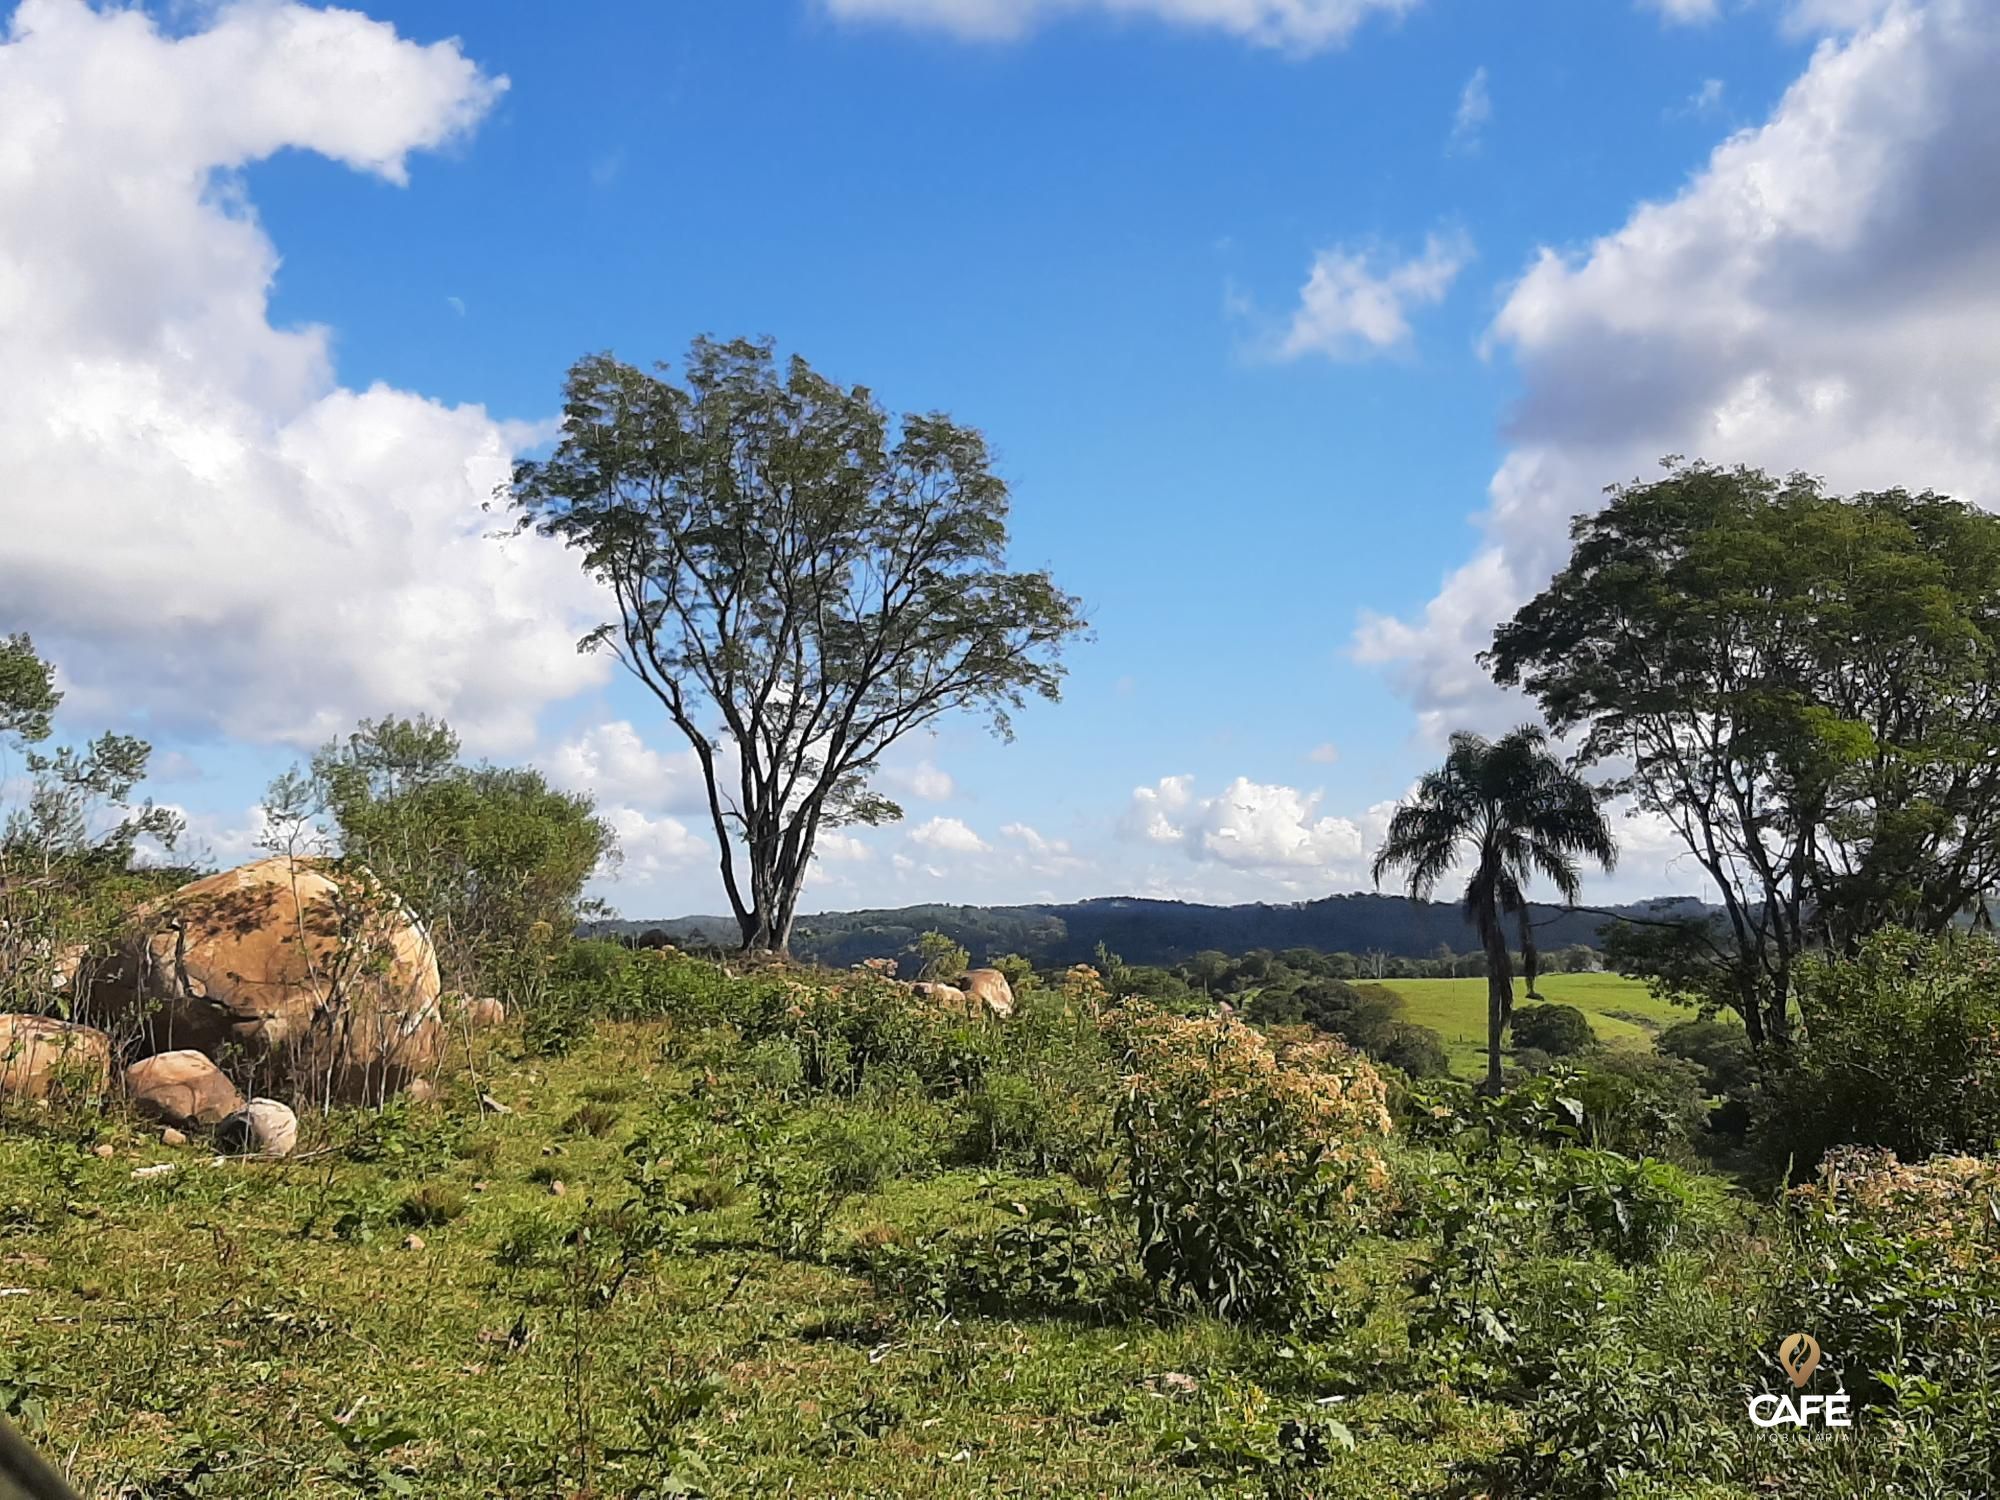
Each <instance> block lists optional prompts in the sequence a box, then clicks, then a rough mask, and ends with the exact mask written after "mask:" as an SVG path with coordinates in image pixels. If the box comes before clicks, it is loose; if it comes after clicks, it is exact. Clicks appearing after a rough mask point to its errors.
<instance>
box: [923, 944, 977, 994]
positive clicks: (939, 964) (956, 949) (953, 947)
mask: <svg viewBox="0 0 2000 1500" xmlns="http://www.w3.org/2000/svg"><path fill="white" fill-rule="evenodd" d="M916 947H917V960H918V969H917V974H918V977H919V978H921V979H926V980H929V981H930V982H931V983H933V984H955V983H957V982H958V980H959V979H960V978H961V977H962V976H963V975H964V973H965V971H966V969H967V968H968V967H969V966H970V965H971V963H972V955H971V954H969V953H967V952H966V951H965V949H964V948H962V947H960V946H959V945H958V944H957V943H954V942H953V941H952V940H951V939H950V938H948V937H946V936H945V935H944V934H943V933H942V932H927V933H925V934H924V935H923V936H922V937H920V938H918V939H917V944H916Z"/></svg>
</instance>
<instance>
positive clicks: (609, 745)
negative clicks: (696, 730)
mask: <svg viewBox="0 0 2000 1500" xmlns="http://www.w3.org/2000/svg"><path fill="white" fill-rule="evenodd" d="M669 733H671V735H672V738H671V740H670V741H668V742H667V743H668V744H669V745H670V748H669V749H666V750H660V749H656V748H655V747H654V746H653V745H651V744H649V743H647V741H646V740H645V739H644V738H642V737H641V736H640V734H639V731H638V730H637V729H635V728H634V727H633V726H632V723H631V721H630V720H629V719H616V720H613V721H612V722H610V723H608V724H598V725H593V726H592V727H590V728H588V729H585V730H583V731H582V732H581V733H579V734H577V735H575V736H573V737H571V738H569V739H566V740H563V741H561V742H560V743H558V744H556V745H555V746H553V747H552V748H551V749H549V750H547V751H545V752H543V753H542V754H540V755H539V756H537V757H536V763H537V764H538V765H540V766H541V767H542V768H543V769H544V771H546V772H547V774H548V778H549V780H550V781H552V782H554V783H555V784H556V785H557V786H559V787H561V788H563V789H564V790H565V791H570V792H585V793H588V794H589V795H590V796H592V797H594V798H596V799H598V800H599V801H601V802H607V803H626V804H629V805H631V806H634V807H644V808H652V809H655V810H659V809H670V810H672V811H675V812H706V811H707V808H708V801H707V791H706V788H705V787H704V786H703V783H702V779H701V764H700V762H699V761H698V760H696V758H695V753H694V751H693V750H692V749H691V748H689V747H688V746H687V745H686V744H684V743H682V742H681V739H680V735H679V734H678V732H673V731H669Z"/></svg>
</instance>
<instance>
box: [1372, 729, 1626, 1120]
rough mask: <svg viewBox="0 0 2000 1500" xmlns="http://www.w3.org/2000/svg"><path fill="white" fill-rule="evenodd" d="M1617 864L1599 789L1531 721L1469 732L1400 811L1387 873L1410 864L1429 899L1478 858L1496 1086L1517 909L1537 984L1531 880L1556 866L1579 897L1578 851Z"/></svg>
mask: <svg viewBox="0 0 2000 1500" xmlns="http://www.w3.org/2000/svg"><path fill="white" fill-rule="evenodd" d="M1584 858H1589V859H1593V860H1595V861H1596V862H1597V863H1598V864H1599V865H1601V866H1603V867H1604V868H1605V869H1607V870H1609V869H1611V868H1612V867H1613V866H1614V865H1615V864H1616V863H1617V861H1618V849H1617V846H1616V845H1615V844H1614V843H1613V842H1612V838H1611V830H1610V828H1609V827H1607V826H1606V824H1605V821H1604V813H1603V811H1602V809H1601V808H1600V807H1599V806H1598V802H1597V797H1596V794H1595V793H1594V792H1593V791H1592V790H1591V788H1590V787H1589V786H1588V785H1587V784H1586V783H1585V782H1584V781H1583V780H1582V779H1581V778H1579V777H1578V776H1577V775H1576V774H1575V773H1574V772H1572V771H1570V770H1569V769H1568V768H1567V767H1565V766H1564V765H1563V764H1562V762H1561V761H1559V760H1557V759H1556V758H1555V756H1553V755H1552V754H1550V753H1549V748H1548V739H1547V736H1546V735H1544V734H1543V732H1542V731H1541V730H1540V729H1539V728H1537V727H1535V726H1534V725H1527V726H1524V727H1522V728H1520V729H1517V730H1515V731H1514V732H1513V733H1512V734H1509V735H1506V736H1505V737H1503V738H1501V739H1499V740H1497V741H1488V740H1486V739H1485V738H1483V737H1481V736H1480V735H1476V734H1469V733H1460V734H1455V735H1453V736H1452V737H1451V749H1450V752H1449V753H1448V754H1447V755H1446V756H1445V759H1444V764H1443V765H1441V766H1439V767H1438V768H1437V769H1436V770H1435V771H1432V772H1430V773H1428V774H1427V775H1426V776H1425V777H1424V778H1423V780H1422V781H1420V782H1418V783H1417V790H1416V792H1415V794H1414V795H1413V796H1411V797H1410V798H1409V800H1407V801H1406V802H1404V803H1403V804H1402V805H1401V806H1399V807H1398V808H1397V809H1396V812H1395V815H1394V816H1393V817H1392V818H1391V819H1390V820H1389V832H1388V836H1387V837H1386V838H1385V839H1384V840H1383V841H1382V847H1381V849H1380V850H1378V851H1377V853H1376V855H1375V869H1374V874H1375V880H1376V883H1377V884H1378V885H1379V884H1380V883H1381V880H1382V877H1383V876H1384V875H1386V874H1388V873H1390V872H1391V871H1398V872H1401V873H1402V874H1403V876H1404V877H1405V879H1406V882H1407V884H1408V888H1409V892H1410V896H1411V898H1412V899H1414V900H1417V901H1428V900H1430V899H1431V896H1432V895H1433V893H1434V892H1435V891H1436V890H1437V887H1438V884H1439V882H1440V881H1442V880H1443V879H1444V877H1445V876H1446V875H1447V874H1449V873H1450V872H1451V870H1452V869H1453V868H1454V867H1456V866H1458V865H1459V864H1461V863H1463V862H1468V861H1469V862H1470V864H1471V866H1472V875H1471V878H1470V879H1468V880H1467V881H1466V885H1465V893H1464V895H1463V896H1462V897H1461V903H1462V905H1463V907H1464V910H1465V915H1466V917H1467V918H1468V919H1469V920H1470V921H1471V922H1472V924H1473V925H1474V926H1475V927H1476V928H1477V929H1478V931H1479V940H1480V943H1481V945H1482V946H1483V947H1484V948H1485V950H1486V1087H1487V1089H1488V1090H1489V1091H1491V1092H1494V1093H1497V1092H1499V1089H1500V1034H1501V1032H1502V1031H1504V1030H1505V1029H1506V1026H1507V1022H1508V1019H1509V1018H1510V1017H1511V1016H1512V1015H1513V1012H1514V964H1513V958H1512V956H1511V955H1510V954H1509V953H1508V951H1507V928H1506V921H1507V918H1509V917H1513V918H1515V919H1516V920H1517V921H1518V923H1519V927H1520V934H1521V954H1522V961H1523V965H1524V967H1526V969H1527V971H1528V987H1529V989H1531V990H1532V989H1533V988H1534V982H1535V980H1534V976H1535V944H1534V929H1533V926H1532V924H1531V922H1530V919H1529V914H1528V894H1527V888H1528V883H1529V881H1530V880H1532V879H1533V878H1534V877H1535V876H1536V875H1537V874H1539V875H1542V876H1544V877H1545V878H1546V879H1547V880H1548V881H1549V883H1550V884H1551V885H1553V886H1554V887H1555V888H1556V889H1557V890H1558V891H1559V892H1561V893H1562V896H1563V899H1564V900H1566V901H1572V902H1573V901H1575V900H1576V899H1577V896H1578V894H1579V891H1580V882H1579V878H1578V869H1577V865H1578V861H1579V860H1580V859H1584Z"/></svg>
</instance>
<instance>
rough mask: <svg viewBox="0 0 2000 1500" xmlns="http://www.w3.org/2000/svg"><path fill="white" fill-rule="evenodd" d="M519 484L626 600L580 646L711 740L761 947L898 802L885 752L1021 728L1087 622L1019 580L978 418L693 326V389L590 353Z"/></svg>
mask: <svg viewBox="0 0 2000 1500" xmlns="http://www.w3.org/2000/svg"><path fill="white" fill-rule="evenodd" d="M508 498H509V500H510V502H511V504H512V506H513V507H514V508H515V510H516V512H517V514H518V517H519V523H520V526H521V527H523V528H534V529H536V530H539V531H540V532H542V533H543V534H545V535H548V536H552V537H559V538H561V539H562V540H563V541H565V542H567V543H568V544H569V545H571V546H572V547H574V548H576V549H577V550H578V552H579V553H581V555H582V560H583V564H584V566H585V568H586V569H587V570H588V571H589V573H590V574H591V575H592V576H593V577H594V578H596V579H597V580H598V581H599V582H600V583H602V584H603V585H604V587H605V589H606V590H607V591H608V593H609V596H610V599H611V600H612V602H613V604H614V605H615V607H616V610H617V618H616V619H614V620H611V621H609V622H607V623H606V624H604V625H603V626H602V627H600V628H599V629H597V630H596V631H593V632H592V633H591V634H590V635H589V636H588V637H586V638H585V642H584V644H585V646H586V647H590V648H604V649H608V650H611V651H613V652H614V653H615V654H616V655H617V657H618V659H619V660H620V662H621V663H622V664H623V665H624V666H625V667H626V668H627V669H629V670H630V671H631V672H632V673H633V674H634V675H635V676H636V677H637V678H638V679H639V680H640V681H641V682H643V683H644V684H645V685H646V687H647V688H648V689H649V690H650V691H651V692H652V693H653V695H654V696H655V697H657V698H658V699H659V701H660V703H661V705H662V706H663V707H664V708H665V710H666V713H667V717H668V719H669V720H670V721H671V722H672V723H673V725H674V727H675V729H677V730H678V731H679V732H680V734H681V735H682V736H683V737H685V739H686V740H687V742H688V744H689V745H690V746H692V747H693V751H694V755H695V759H696V762H697V764H698V765H699V767H700V770H701V775H702V780H703V785H704V789H705V793H706V800H707V809H708V813H709V820H710V824H711V826H712V829H713V832H714V835H715V840H716V844H717V847H718V851H719V855H720V868H721V875H722V884H723V889H724V891H725V892H726V894H727V896H728V899H729V904H730V910H731V911H732V913H733V914H734V915H735V918H736V921H737V924H738V927H739V929H740V932H741V936H742V942H743V946H744V947H745V948H746V949H758V950H772V951H780V952H782V951H783V950H784V949H785V947H786V946H787V944H788V942H789V940H790V936H791V929H792V919H793V914H794V912H795V910H796V907H797V902H798V897H799V891H800V888H801V885H802V883H803V881H804V879H805V874H806V870H807V867H808V864H809V862H810V861H811V858H812V852H813V846H814V842H815V840H816V839H817V838H818V836H819V834H820V833H821V832H822V831H823V830H825V829H828V828H833V827H837V826H840V825H843V824H880V823H884V822H890V821H893V820H894V819H896V818H898V817H900V816H901V809H900V808H898V807H897V806H896V804H895V803H893V802H892V801H890V800H889V799H888V798H887V797H884V796H883V795H881V794H880V793H879V792H877V791H875V790H874V789H873V787H872V785H871V778H872V776H873V773H874V772H875V770H876V769H877V767H878V766H879V764H880V762H881V757H882V754H883V752H884V751H885V750H887V749H888V748H889V747H890V746H891V745H893V744H894V743H896V741H898V740H900V739H902V738H903V737H904V736H905V735H908V734H910V733H911V732H912V731H914V730H917V729H919V728H921V727H923V726H924V725H927V724H929V723H931V722H932V721H933V720H935V719H937V718H938V717H939V716H940V715H942V714H945V713H948V712H951V711H953V710H959V709H963V710H969V711H972V712H975V713H980V714H983V715H985V716H986V717H987V718H988V720H989V721H990V723H991V724H992V726H993V728H994V729H995V730H996V732H998V733H1000V734H1001V735H1003V736H1005V735H1007V734H1009V733H1010V724H1009V711H1010V710H1012V709H1017V708H1019V707H1020V706H1022V705H1023V704H1024V703H1025V702H1026V701H1027V699H1028V698H1029V697H1030V696H1031V695H1033V696H1037V697H1041V698H1046V699H1054V698H1055V697H1056V696H1057V695H1058V691H1059V687H1060V683H1061V680H1062V667H1061V663H1060V657H1061V652H1062V649H1063V647H1064V645H1065V644H1066V643H1067V642H1068V641H1070V640H1071V639H1072V638H1073V637H1075V636H1076V635H1077V634H1078V633H1079V632H1080V631H1082V629H1083V628H1084V621H1083V617H1082V613H1081V609H1080V606H1079V603H1078V601H1077V600H1076V599H1075V598H1073V597H1071V596H1070V595H1068V594H1066V593H1064V592H1063V591H1062V590H1061V589H1059V588H1057V587H1056V585H1055V584H1054V582H1053V581H1051V579H1050V577H1049V575H1048V574H1047V573H1046V572H1018V573H1017V572H1009V571H1008V570H1007V561H1006V554H1007V509H1008V496H1007V486H1006V484H1005V483H1004V482H1003V481H1002V480H1001V479H1000V478H999V477H998V476H997V475H996V474H994V472H993V470H992V465H991V461H990V457H989V455H988V452H987V447H986V442H985V439H984V438H983V437H982V436H981V435H980V434H979V433H978V432H977V431H975V430H974V429H972V428H970V427H964V426H960V425H959V424H957V423H955V422H953V421H952V420H951V419H950V418H948V417H945V416H941V415H929V416H905V417H903V418H902V419H901V420H900V421H892V420H891V419H890V418H889V416H888V415H887V414H886V413H885V412H884V410H883V409H882V407H881V406H880V405H878V404H877V403H876V401H875V399H874V398H873V396H872V395H870V393H869V392H868V391H867V390H866V389H864V388H862V387H858V386H855V387H843V386H840V385H838V384H836V383H834V382H832V381H830V380H828V379H826V378H825V377H824V376H822V375H820V374H818V373H817V372H815V371H814V370H813V369H812V368H811V367H810V366H808V365H807V364H806V363H805V362H804V361H803V360H799V359H793V360H792V361H790V363H789V364H787V365H785V366H783V367H780V366H779V364H778V363H777V362H776V360H775V359H774V357H773V354H772V351H771V348H770V346H769V345H768V344H764V343H750V342H743V341H737V342H732V343H715V342H711V341H709V340H706V339H702V340H697V341H696V343H695V344H694V346H693V348H692V349H691V350H690V352H689V355H688V360H687V365H686V370H685V373H684V379H683V383H682V384H678V385H677V384H675V383H673V382H672V381H670V380H669V379H667V378H666V375H665V373H664V372H663V371H662V372H659V373H654V372H648V371H645V370H641V369H638V368H636V367H634V366H632V365H628V364H623V363H621V362H619V361H618V360H616V359H613V358H612V357H610V356H609V355H593V356H591V357H589V358H586V359H584V360H581V361H579V362H578V363H577V365H576V366H575V367H574V368H573V369H572V370H571V371H570V375H569V380H568V383H567V386H566V389H565V399H564V405H563V422H562V433H561V437H560V439H559V441H558V442H557V444H556V447H555V450H554V452H553V453H552V454H551V455H550V456H549V457H548V458H546V459H543V460H539V461H533V462H523V463H521V464H519V465H518V466H517V467H516V469H515V472H514V477H513V483H512V485H511V487H510V490H509V492H508ZM739 855H740V862H739Z"/></svg>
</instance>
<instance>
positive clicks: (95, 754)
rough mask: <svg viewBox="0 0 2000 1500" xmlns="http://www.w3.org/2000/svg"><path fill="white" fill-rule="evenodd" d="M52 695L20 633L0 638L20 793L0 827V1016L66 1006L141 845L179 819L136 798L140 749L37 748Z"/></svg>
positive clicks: (121, 901) (133, 882)
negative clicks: (20, 770) (2, 1012)
mask: <svg viewBox="0 0 2000 1500" xmlns="http://www.w3.org/2000/svg"><path fill="white" fill-rule="evenodd" d="M61 704H62V693H61V692H60V691H59V690H58V689H57V688H56V685H55V668H54V666H53V664H51V663H50V662H48V661H47V660H45V659H44V658H43V657H42V656H40V655H39V654H38V653H37V652H36V650H35V646H34V642H33V641H31V640H30V639H29V638H28V637H27V636H25V635H18V634H17V635H11V636H0V750H11V751H15V752H18V753H19V754H20V755H21V757H22V767H23V769H24V770H25V772H26V775H25V777H24V778H22V780H23V782H24V787H23V793H22V795H20V796H19V798H18V800H16V801H14V802H13V803H12V804H11V805H8V806H6V807H5V809H4V811H5V818H4V822H0V1010H5V1011H29V1012H44V1011H49V1010H60V1011H67V1010H69V1009H70V1008H71V1007H72V1006H73V1005H74V1003H75V1001H76V999H77V997H78V996H79V994H80V993H81V991H82V990H83V989H84V988H85V983H84V981H85V979H86V978H87V974H86V972H85V971H87V969H88V967H89V965H90V964H91V962H92V961H93V960H94V959H95V958H97V957H99V956H101V954H102V951H103V949H104V946H105V945H106V943H107V942H108V940H109V938H110V935H111V929H112V927H113V925H114V924H115V922H116V920H117V918H118V915H119V914H120V912H121V911H122V910H123V908H124V907H125V906H126V904H127V903H128V902H129V901H130V900H131V899H133V898H134V897H136V896H137V895H139V894H141V891H140V887H142V886H144V885H146V884H147V883H148V882H147V880H146V877H145V876H144V875H143V873H139V872H135V871H134V870H133V854H134V851H135V850H136V849H137V848H138V846H139V844H140V841H141V840H149V841H151V842H152V843H153V844H155V845H157V846H159V847H160V848H162V849H167V850H171V849H172V847H173V845H174V843H175V841H176V839H177V838H178V836H179V834H180V832H181V820H180V819H179V817H178V816H177V815H175V814H174V813H172V812H171V811H169V810H168V809H165V808H160V807H156V806H154V805H153V804H152V803H151V802H150V801H135V800H134V792H135V790H136V788H137V786H138V784H139V782H140V781H141V780H142V779H143V778H144V776H145V774H146V763H147V760H148V758H149V756H150V754H151V747H150V746H148V745H147V744H146V742H145V741H144V740H140V739H135V738H133V737H131V736H130V735H120V734H105V735H100V736H99V737H98V738H96V739H94V740H91V741H89V742H88V743H87V744H85V745H83V746H82V747H81V748H79V747H76V746H71V745H61V746H57V747H55V748H54V749H52V750H51V749H45V748H44V746H46V745H47V743H48V741H49V739H50V737H51V736H52V735H53V734H54V732H55V714H56V710H57V709H58V708H59V707H60V706H61Z"/></svg>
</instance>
